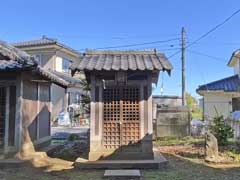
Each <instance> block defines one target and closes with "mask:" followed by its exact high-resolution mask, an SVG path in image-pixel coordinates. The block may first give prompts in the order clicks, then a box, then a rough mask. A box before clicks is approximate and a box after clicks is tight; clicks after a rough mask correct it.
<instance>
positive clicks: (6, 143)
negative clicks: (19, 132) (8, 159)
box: [4, 86, 10, 153]
mask: <svg viewBox="0 0 240 180" xmlns="http://www.w3.org/2000/svg"><path fill="white" fill-rule="evenodd" d="M9 101H10V88H9V86H7V87H6V104H5V109H6V110H5V112H6V113H5V132H4V153H7V152H8V131H9V110H10V106H9V103H10V102H9Z"/></svg>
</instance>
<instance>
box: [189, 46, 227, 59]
mask: <svg viewBox="0 0 240 180" xmlns="http://www.w3.org/2000/svg"><path fill="white" fill-rule="evenodd" d="M187 51H188V52H190V53H192V54H197V55H200V56H205V57H208V58H211V59H214V60H216V61H220V62H226V60H224V59H222V58H219V57H215V56H212V55H208V54H205V53H202V52H198V51H193V50H189V49H188V50H187Z"/></svg>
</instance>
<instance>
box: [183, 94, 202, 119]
mask: <svg viewBox="0 0 240 180" xmlns="http://www.w3.org/2000/svg"><path fill="white" fill-rule="evenodd" d="M185 97H186V102H187V107H188V108H189V109H190V111H191V115H192V117H193V118H196V119H202V112H201V109H200V108H199V106H198V102H197V100H196V98H194V97H193V96H192V95H191V94H190V93H188V92H186V93H185Z"/></svg>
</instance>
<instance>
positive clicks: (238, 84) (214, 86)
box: [197, 75, 240, 92]
mask: <svg viewBox="0 0 240 180" xmlns="http://www.w3.org/2000/svg"><path fill="white" fill-rule="evenodd" d="M219 90H222V91H225V92H236V91H239V90H240V77H239V75H234V76H230V77H227V78H224V79H221V80H218V81H214V82H211V83H208V84H204V85H201V86H199V87H198V89H197V92H199V91H219Z"/></svg>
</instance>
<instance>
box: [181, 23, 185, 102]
mask: <svg viewBox="0 0 240 180" xmlns="http://www.w3.org/2000/svg"><path fill="white" fill-rule="evenodd" d="M181 34H182V38H181V40H182V42H181V50H182V57H181V59H182V106H185V105H186V103H185V28H184V27H182V33H181Z"/></svg>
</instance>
